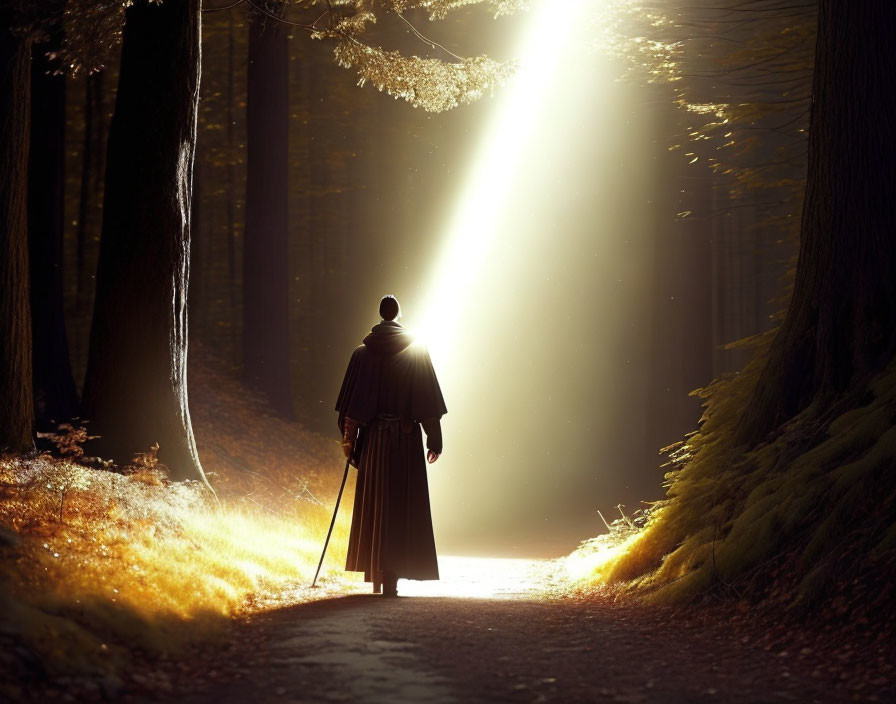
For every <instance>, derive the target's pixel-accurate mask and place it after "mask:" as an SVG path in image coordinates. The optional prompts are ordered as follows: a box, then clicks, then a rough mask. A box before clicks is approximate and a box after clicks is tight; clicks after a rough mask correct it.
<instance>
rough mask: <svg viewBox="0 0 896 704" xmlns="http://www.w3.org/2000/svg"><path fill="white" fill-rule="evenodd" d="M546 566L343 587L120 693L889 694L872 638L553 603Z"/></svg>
mask: <svg viewBox="0 0 896 704" xmlns="http://www.w3.org/2000/svg"><path fill="white" fill-rule="evenodd" d="M555 568H556V563H551V562H526V561H522V560H506V561H502V560H487V559H465V558H446V559H444V560H442V572H443V579H442V581H440V582H437V583H414V582H406V581H402V582H400V583H399V593H400V596H399V597H398V598H395V599H389V598H384V597H381V596H378V595H373V594H367V593H355V594H350V595H348V596H343V597H339V598H327V599H324V600H321V601H317V602H312V603H304V604H300V605H296V606H291V607H284V608H279V609H276V610H272V611H269V612H266V613H263V614H260V615H256V616H253V617H252V618H248V619H245V620H243V621H241V622H238V623H237V624H235V626H234V627H233V629H232V631H231V632H230V633H229V635H228V637H227V638H226V640H225V641H224V642H219V643H217V644H215V645H214V646H211V647H205V648H201V649H198V650H195V651H193V652H191V653H190V654H189V656H188V657H186V658H181V659H179V660H178V661H177V663H168V664H162V666H161V667H159V668H157V669H151V670H146V671H141V672H139V673H135V674H133V675H132V676H130V677H129V678H128V683H127V684H126V686H125V688H124V689H123V690H122V691H121V692H120V693H117V694H119V695H121V700H123V701H129V702H168V701H179V702H185V703H187V704H203V703H205V702H210V703H214V704H222V703H224V702H330V701H332V702H338V701H349V702H354V701H364V702H390V703H392V704H395V703H400V702H421V703H422V702H454V701H477V702H503V701H519V702H546V701H558V702H586V701H587V702H670V703H676V702H682V703H685V702H689V703H690V702H743V703H744V704H747V703H751V704H760V703H764V702H788V701H792V702H801V703H807V704H808V703H809V702H849V701H872V702H873V701H894V700H896V682H894V676H893V675H894V672H893V664H894V660H893V654H894V653H893V650H894V648H893V644H892V643H891V642H888V641H884V640H878V639H877V638H875V636H874V635H873V634H864V635H863V634H862V633H861V632H856V631H853V632H851V635H850V636H849V637H848V638H843V637H842V634H841V635H840V636H835V635H834V634H833V633H831V632H830V631H827V630H826V629H825V628H822V627H819V628H817V629H815V630H813V629H811V628H809V627H802V628H796V629H794V628H792V627H788V626H784V625H782V624H781V623H780V622H778V623H770V622H768V621H767V620H765V619H762V618H753V617H752V616H751V615H750V614H740V617H738V615H737V614H734V615H732V608H731V605H730V604H728V605H727V606H726V607H712V608H709V609H705V608H704V609H700V610H695V609H689V610H687V611H679V612H674V611H671V610H669V609H660V608H655V607H647V606H644V605H641V604H635V603H625V602H622V603H620V602H618V601H614V600H613V599H610V598H608V597H601V596H597V595H594V594H592V595H590V596H588V597H587V598H569V597H566V598H563V597H560V596H557V595H556V593H555V595H553V596H552V595H551V594H552V592H551V589H550V585H551V582H552V581H554V579H555V577H554V575H553V574H552V571H553V570H554V569H555ZM546 587H547V590H546ZM735 611H736V609H735ZM100 696H101V694H100V693H99V692H98V693H97V698H100ZM116 698H118V696H116Z"/></svg>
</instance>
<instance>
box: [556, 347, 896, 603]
mask: <svg viewBox="0 0 896 704" xmlns="http://www.w3.org/2000/svg"><path fill="white" fill-rule="evenodd" d="M773 334H774V331H771V332H769V333H764V334H763V335H761V336H759V337H757V338H755V339H754V340H753V342H754V343H755V344H756V345H757V347H758V349H757V353H756V354H755V355H754V359H753V361H752V362H751V363H750V364H749V365H748V366H747V367H746V368H745V370H744V371H743V372H741V373H740V374H737V375H734V376H730V377H726V378H723V379H719V380H716V381H714V382H713V383H712V384H711V385H710V386H709V387H707V388H705V389H702V390H700V391H698V392H696V393H697V394H698V395H699V396H700V397H701V398H702V399H703V400H704V414H703V417H702V419H701V423H700V427H699V430H698V431H696V432H695V433H693V434H691V435H690V436H689V437H687V438H686V439H685V440H684V441H683V442H681V443H679V444H678V445H677V446H673V447H672V448H668V449H669V450H670V458H671V460H672V461H671V463H670V464H671V465H672V469H671V471H670V472H669V473H668V474H667V475H666V478H667V487H668V494H667V498H666V499H665V500H664V501H662V502H660V503H659V504H657V505H655V506H654V507H653V509H652V511H651V513H650V516H649V519H648V521H647V522H646V524H645V526H644V528H643V529H640V530H637V531H634V530H632V531H628V532H625V533H624V534H617V535H615V536H614V535H613V533H612V532H611V533H610V534H608V536H606V537H605V538H604V540H603V541H602V542H597V543H596V542H594V541H586V542H585V543H583V544H582V546H580V548H579V549H578V550H577V551H576V552H575V553H573V555H572V556H570V564H571V565H572V566H574V571H575V572H576V573H577V574H578V576H579V577H580V583H581V584H590V585H598V584H600V585H615V586H616V587H618V588H620V589H622V590H629V591H633V592H635V593H639V594H648V595H649V598H650V599H651V600H653V601H655V602H661V603H681V602H683V601H686V600H692V599H693V598H694V597H695V596H697V595H700V594H706V593H710V592H715V593H721V594H724V595H727V596H729V597H733V598H741V597H746V598H750V599H757V598H758V599H764V598H768V597H769V596H774V597H775V598H777V599H778V600H779V601H780V602H782V603H784V604H786V605H787V606H789V607H797V608H799V609H806V610H812V609H815V608H817V607H819V606H820V605H821V604H822V603H823V602H824V600H825V599H827V598H829V597H831V596H832V594H833V593H835V592H837V591H838V590H840V589H841V587H842V586H843V585H844V584H846V583H857V582H858V581H860V579H882V584H881V585H880V589H882V590H884V591H886V592H887V593H889V592H890V591H892V584H891V583H890V582H891V581H892V580H889V581H888V580H887V579H885V578H881V577H880V575H877V572H876V569H875V568H876V567H880V568H881V569H880V570H878V572H881V573H883V577H886V574H887V572H886V569H884V566H885V565H888V564H892V562H893V556H894V553H896V512H894V499H896V482H894V481H893V480H894V478H896V362H894V363H892V364H891V365H890V366H889V367H888V368H887V369H886V370H885V371H884V372H883V373H882V374H880V375H879V376H878V377H877V378H876V379H874V380H873V382H872V383H871V384H870V386H869V388H868V389H867V393H866V394H864V396H863V397H861V398H860V399H855V398H854V399H851V402H847V403H844V405H842V406H841V407H840V408H839V409H838V410H837V411H836V412H834V413H828V414H827V415H822V414H819V412H818V411H817V409H816V408H815V407H811V406H810V407H809V408H807V409H806V410H805V411H804V412H802V413H801V414H799V415H798V416H797V417H795V418H793V419H792V420H791V421H790V422H789V423H787V424H786V425H785V426H783V427H782V428H780V429H779V430H778V432H777V433H776V434H775V435H774V436H773V437H771V438H770V439H769V440H768V441H767V442H766V443H765V444H763V445H761V446H759V447H757V448H756V449H753V450H751V451H746V449H745V448H743V447H736V446H734V444H733V437H734V436H735V432H734V431H735V429H736V426H737V423H738V420H739V418H740V413H741V409H742V408H743V407H744V405H745V403H746V400H747V398H748V396H749V394H750V393H751V391H752V389H753V387H754V385H755V383H756V380H757V378H758V375H759V372H760V370H761V368H762V365H763V364H764V363H765V354H764V349H766V348H767V345H768V343H769V342H770V338H771V335H773ZM782 564H783V566H782ZM875 575H877V576H875ZM773 582H777V586H775V584H773ZM782 583H786V585H787V586H786V589H785V591H786V593H783V594H781V593H778V592H780V591H781V590H782V587H781V584H782ZM772 590H776V592H775V593H774V594H770V593H769V592H770V591H772ZM884 598H885V597H884ZM854 606H856V608H859V606H860V605H854ZM866 606H867V605H866ZM850 608H851V607H850ZM848 610H849V609H848V608H844V611H848Z"/></svg>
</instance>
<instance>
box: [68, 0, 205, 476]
mask: <svg viewBox="0 0 896 704" xmlns="http://www.w3.org/2000/svg"><path fill="white" fill-rule="evenodd" d="M199 33H200V14H199V0H166V2H164V3H161V4H158V3H150V2H147V1H146V0H142V1H140V2H136V3H135V4H133V5H131V6H130V7H128V9H127V14H126V21H125V26H124V34H123V38H122V41H123V44H122V53H121V69H120V74H119V83H118V94H117V96H116V101H115V112H114V115H113V118H112V123H111V125H110V128H109V150H108V157H107V164H106V182H105V195H104V211H103V230H102V240H101V244H100V260H99V267H98V270H97V287H96V298H95V304H94V315H93V327H92V329H91V336H90V352H89V358H88V363H87V378H86V382H85V388H84V416H85V417H86V418H88V419H90V420H91V421H92V422H93V426H92V427H93V430H94V431H95V432H97V433H98V434H99V435H101V436H102V437H101V439H100V440H99V441H97V450H98V451H99V452H100V453H101V454H103V455H104V456H106V457H111V458H113V459H115V460H118V461H127V460H129V459H130V458H131V457H132V456H133V454H134V453H136V452H139V451H146V450H147V449H148V448H150V446H152V445H153V443H158V444H159V446H160V450H159V458H160V460H161V461H162V462H164V463H165V464H167V465H168V467H169V468H170V470H171V474H172V476H173V477H175V478H189V477H193V478H202V479H203V480H204V479H205V477H204V474H203V472H202V467H201V465H200V464H199V457H198V455H197V452H196V444H195V441H194V439H193V430H192V426H191V423H190V413H189V408H188V404H187V365H186V360H187V307H186V297H187V288H188V280H189V252H190V203H191V192H192V177H193V157H194V152H195V141H196V113H197V103H198V96H199V73H200V68H199V67H200V46H199Z"/></svg>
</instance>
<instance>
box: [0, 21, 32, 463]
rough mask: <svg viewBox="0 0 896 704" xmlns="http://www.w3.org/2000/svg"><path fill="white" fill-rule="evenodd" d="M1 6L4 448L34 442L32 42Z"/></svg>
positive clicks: (0, 439) (0, 380)
mask: <svg viewBox="0 0 896 704" xmlns="http://www.w3.org/2000/svg"><path fill="white" fill-rule="evenodd" d="M12 19H13V17H12V11H11V10H10V9H2V10H0V450H4V449H7V450H11V451H13V452H19V451H24V450H28V449H30V448H31V447H32V446H33V442H32V426H33V424H34V406H33V399H32V395H31V309H30V303H29V299H28V138H29V102H30V99H31V98H30V70H31V48H30V42H29V41H27V40H26V39H24V38H23V37H20V36H18V35H16V34H14V33H13V32H12Z"/></svg>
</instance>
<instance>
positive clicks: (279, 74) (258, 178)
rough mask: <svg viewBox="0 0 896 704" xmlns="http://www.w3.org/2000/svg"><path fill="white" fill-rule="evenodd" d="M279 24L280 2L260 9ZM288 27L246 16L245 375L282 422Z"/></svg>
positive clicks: (287, 404) (287, 403) (285, 392)
mask: <svg viewBox="0 0 896 704" xmlns="http://www.w3.org/2000/svg"><path fill="white" fill-rule="evenodd" d="M263 5H264V6H265V7H267V8H268V9H269V11H270V14H272V15H275V16H282V13H283V3H282V2H271V1H269V2H266V3H263ZM288 61H289V55H288V52H287V37H286V27H285V26H284V25H283V23H282V22H279V21H277V20H276V19H273V18H272V17H271V16H269V15H267V14H263V13H261V12H259V11H257V10H252V11H250V14H249V66H248V74H247V91H248V97H247V104H246V133H247V141H246V148H247V164H246V231H245V237H244V249H243V369H244V370H245V373H246V378H247V379H248V380H249V381H250V382H251V383H252V384H253V385H255V386H257V387H258V388H259V389H260V390H262V391H264V392H265V394H266V395H267V397H268V398H269V399H270V401H271V403H272V404H273V405H274V407H275V408H276V409H277V410H278V411H279V412H280V413H282V414H283V415H285V416H291V415H292V400H291V395H290V381H289V379H290V373H289V237H288V235H289V232H288V224H289V223H288V190H287V174H288V165H289V163H288V156H289V152H288V147H289V144H288V126H289V91H288Z"/></svg>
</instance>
